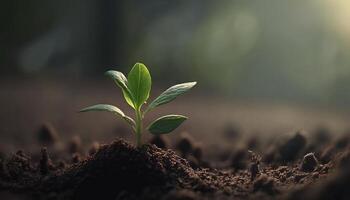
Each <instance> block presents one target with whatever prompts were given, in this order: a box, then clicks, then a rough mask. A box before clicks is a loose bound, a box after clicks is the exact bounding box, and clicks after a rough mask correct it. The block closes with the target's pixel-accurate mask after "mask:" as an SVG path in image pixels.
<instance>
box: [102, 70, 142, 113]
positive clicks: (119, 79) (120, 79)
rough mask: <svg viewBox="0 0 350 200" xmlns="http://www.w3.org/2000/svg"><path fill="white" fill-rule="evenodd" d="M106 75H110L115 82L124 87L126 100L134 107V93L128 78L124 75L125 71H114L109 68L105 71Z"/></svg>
mask: <svg viewBox="0 0 350 200" xmlns="http://www.w3.org/2000/svg"><path fill="white" fill-rule="evenodd" d="M105 75H106V76H109V77H110V78H111V79H112V80H114V82H115V83H116V84H117V85H118V86H119V87H120V88H121V89H122V92H123V96H124V99H125V101H126V102H127V103H128V104H129V105H130V106H131V107H133V108H135V106H134V103H133V100H132V99H133V97H132V94H131V92H130V90H129V88H128V80H127V79H126V77H125V76H124V74H123V73H121V72H118V71H114V70H109V71H107V72H106V73H105Z"/></svg>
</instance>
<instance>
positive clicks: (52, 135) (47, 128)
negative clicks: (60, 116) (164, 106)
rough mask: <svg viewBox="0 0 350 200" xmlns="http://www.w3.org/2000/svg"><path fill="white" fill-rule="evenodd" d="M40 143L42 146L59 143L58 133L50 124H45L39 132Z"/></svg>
mask: <svg viewBox="0 0 350 200" xmlns="http://www.w3.org/2000/svg"><path fill="white" fill-rule="evenodd" d="M37 135H38V141H39V143H40V144H42V145H53V144H55V143H56V142H57V141H58V138H59V136H58V133H57V131H56V129H55V128H54V127H53V125H52V124H50V123H45V124H43V125H42V126H41V127H40V129H39V130H38V133H37Z"/></svg>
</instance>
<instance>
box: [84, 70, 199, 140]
mask: <svg viewBox="0 0 350 200" xmlns="http://www.w3.org/2000/svg"><path fill="white" fill-rule="evenodd" d="M105 74H106V75H107V76H109V77H110V78H112V79H113V80H114V82H115V83H116V84H117V85H118V86H119V87H120V89H121V90H122V93H123V96H124V98H125V101H126V102H127V103H128V104H129V105H130V106H131V107H132V108H133V109H134V110H135V120H134V119H132V118H131V117H129V116H127V115H125V114H124V112H123V111H121V110H120V109H119V108H117V107H116V106H113V105H108V104H97V105H93V106H90V107H87V108H84V109H82V110H80V112H87V111H109V112H112V113H114V114H115V115H117V116H118V117H120V118H122V119H123V120H124V121H125V122H127V123H128V124H129V125H130V126H131V127H132V129H133V131H134V132H135V135H136V144H137V146H141V145H142V141H141V140H142V139H141V137H142V131H143V122H142V120H143V118H144V115H145V114H146V113H147V112H149V111H151V110H152V109H154V108H156V107H158V106H160V105H163V104H166V103H169V102H170V101H172V100H174V99H176V97H177V96H179V95H181V94H183V93H185V92H187V91H188V90H190V89H191V88H192V87H193V86H195V85H196V82H188V83H182V84H178V85H174V86H172V87H170V88H168V89H167V90H165V91H164V92H163V93H162V94H160V95H159V96H158V97H157V98H156V99H155V100H153V101H152V102H151V103H150V104H149V105H148V106H147V108H146V109H144V111H143V110H142V109H141V108H142V106H143V104H145V103H146V101H147V99H148V97H149V94H150V91H151V85H152V80H151V75H150V73H149V71H148V69H147V67H146V66H145V65H144V64H142V63H136V64H135V65H134V67H133V68H132V69H131V70H130V72H129V74H128V78H126V77H125V76H124V74H123V73H121V72H118V71H114V70H109V71H107V72H106V73H105ZM186 119H187V117H185V116H182V115H173V114H172V115H166V116H163V117H160V118H158V119H156V120H155V121H153V122H152V123H151V124H150V125H149V126H148V127H147V129H148V131H149V132H150V133H152V134H155V135H158V134H166V133H170V132H171V131H173V130H175V129H176V128H177V127H178V126H180V125H181V124H182V122H184V121H185V120H186Z"/></svg>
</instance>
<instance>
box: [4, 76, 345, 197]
mask: <svg viewBox="0 0 350 200" xmlns="http://www.w3.org/2000/svg"><path fill="white" fill-rule="evenodd" d="M0 89H1V91H2V92H1V93H0V100H1V103H2V105H4V109H3V110H2V112H1V113H0V119H1V126H0V161H1V162H0V199H89V198H90V199H91V198H92V199H96V198H102V199H348V198H349V197H350V195H349V194H348V193H347V190H346V189H344V188H347V187H349V186H350V183H349V182H350V174H349V173H348V172H347V170H344V169H346V168H347V167H349V165H348V162H349V160H350V156H349V155H350V154H349V153H348V150H349V149H350V148H349V145H348V143H349V142H350V140H349V136H350V135H349V134H348V133H349V132H348V130H350V129H349V128H350V126H349V125H348V123H347V122H348V119H349V116H350V115H349V113H348V112H347V111H344V110H339V109H338V110H336V109H330V108H320V107H315V106H314V107H307V106H296V105H294V106H293V105H291V104H276V103H275V104H268V103H264V102H243V101H234V102H233V101H231V100H227V99H226V100H224V99H221V98H217V97H213V96H208V95H205V94H204V93H201V92H198V93H193V94H188V95H186V97H183V98H179V99H178V100H177V101H176V102H173V103H171V104H169V105H167V106H164V107H163V108H160V109H157V111H155V112H154V113H151V114H150V116H149V117H148V118H147V120H146V121H147V122H148V121H150V120H152V119H154V118H156V117H158V116H159V115H161V114H169V113H173V111H176V112H175V113H177V114H185V115H187V116H189V117H190V119H189V120H188V121H187V122H186V123H185V124H184V126H182V127H181V129H179V130H178V131H176V132H174V134H172V135H170V136H168V137H166V138H151V137H150V136H149V134H145V137H144V141H145V142H147V141H150V142H151V143H153V144H155V145H157V146H158V147H161V148H157V147H156V146H154V145H146V146H144V147H143V148H135V147H134V146H133V145H132V144H131V143H129V141H130V142H133V141H134V137H133V135H132V134H130V130H129V129H128V128H127V127H126V126H125V125H124V124H123V123H122V122H121V121H120V120H118V119H115V118H114V117H113V116H112V115H109V114H107V113H96V114H92V113H91V114H90V113H88V114H84V115H82V114H77V113H76V112H75V111H77V110H79V109H80V108H81V107H84V106H87V105H91V104H95V103H110V104H114V105H118V106H119V107H121V108H122V109H123V110H125V111H126V113H128V114H130V115H132V113H131V112H128V111H127V110H128V107H127V106H126V105H125V104H124V103H123V102H122V99H121V98H120V95H119V91H118V88H116V87H115V86H113V85H112V84H110V82H109V81H106V82H94V83H91V82H90V81H84V80H74V81H66V82H65V84H62V83H59V82H55V81H47V80H46V81H43V80H25V79H24V80H21V81H6V80H3V81H2V84H1V86H0ZM158 93H159V92H155V94H154V95H156V94H158ZM119 137H122V138H123V139H124V140H120V139H116V138H119ZM111 141H113V142H111ZM126 141H128V142H126ZM102 144H104V145H102ZM43 147H45V148H43ZM19 150H20V151H19ZM311 152H312V153H313V154H310V153H311Z"/></svg>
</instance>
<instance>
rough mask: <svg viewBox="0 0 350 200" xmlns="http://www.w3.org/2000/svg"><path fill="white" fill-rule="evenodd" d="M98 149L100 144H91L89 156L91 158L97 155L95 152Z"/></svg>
mask: <svg viewBox="0 0 350 200" xmlns="http://www.w3.org/2000/svg"><path fill="white" fill-rule="evenodd" d="M99 148H100V143H98V142H93V143H92V144H91V147H90V149H89V155H90V156H92V155H94V154H95V153H97V151H98V150H99Z"/></svg>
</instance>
